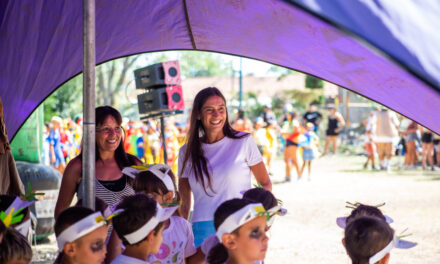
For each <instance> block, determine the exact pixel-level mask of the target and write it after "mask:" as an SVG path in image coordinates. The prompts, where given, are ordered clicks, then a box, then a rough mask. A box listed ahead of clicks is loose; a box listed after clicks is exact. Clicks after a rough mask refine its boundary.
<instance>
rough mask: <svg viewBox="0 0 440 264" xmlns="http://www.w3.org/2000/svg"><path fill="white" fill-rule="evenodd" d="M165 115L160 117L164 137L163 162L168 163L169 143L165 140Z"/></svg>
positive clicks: (161, 131) (161, 132)
mask: <svg viewBox="0 0 440 264" xmlns="http://www.w3.org/2000/svg"><path fill="white" fill-rule="evenodd" d="M164 123H165V122H164V120H163V116H161V117H160V134H161V137H162V148H163V163H164V164H168V155H167V143H166V142H165V124H164Z"/></svg>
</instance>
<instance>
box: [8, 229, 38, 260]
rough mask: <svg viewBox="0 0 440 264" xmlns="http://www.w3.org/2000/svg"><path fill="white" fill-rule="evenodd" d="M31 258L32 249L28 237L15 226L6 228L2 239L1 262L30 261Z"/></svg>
mask: <svg viewBox="0 0 440 264" xmlns="http://www.w3.org/2000/svg"><path fill="white" fill-rule="evenodd" d="M31 259H32V249H31V246H30V245H29V243H28V241H27V239H26V238H25V237H24V236H23V235H21V234H20V233H19V232H18V231H17V230H15V229H14V228H11V227H9V228H6V229H5V230H4V232H3V238H2V239H1V240H0V263H7V262H9V261H13V260H16V261H18V260H24V261H25V262H27V263H29V262H30V261H31Z"/></svg>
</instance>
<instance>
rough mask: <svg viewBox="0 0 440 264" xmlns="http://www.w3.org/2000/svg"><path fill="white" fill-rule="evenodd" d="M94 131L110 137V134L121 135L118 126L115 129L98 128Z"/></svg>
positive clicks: (120, 128) (120, 129)
mask: <svg viewBox="0 0 440 264" xmlns="http://www.w3.org/2000/svg"><path fill="white" fill-rule="evenodd" d="M96 131H98V132H102V133H104V134H106V135H110V134H112V133H115V134H121V133H122V127H120V126H118V127H115V128H111V127H104V128H98V129H96Z"/></svg>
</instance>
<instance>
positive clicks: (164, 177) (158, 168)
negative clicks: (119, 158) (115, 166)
mask: <svg viewBox="0 0 440 264" xmlns="http://www.w3.org/2000/svg"><path fill="white" fill-rule="evenodd" d="M170 170H171V168H170V167H169V166H168V165H166V164H155V165H141V166H132V167H125V168H124V169H123V170H122V173H124V174H125V175H127V176H129V177H131V178H133V179H135V178H136V176H137V175H138V174H139V173H140V172H142V171H151V172H152V173H153V174H154V175H155V176H156V177H157V178H159V179H160V180H161V181H162V182H163V184H165V187H167V189H168V191H172V192H173V198H174V197H175V195H176V190H175V189H174V183H173V180H171V177H170V175H168V172H169V171H170Z"/></svg>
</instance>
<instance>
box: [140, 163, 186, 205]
mask: <svg viewBox="0 0 440 264" xmlns="http://www.w3.org/2000/svg"><path fill="white" fill-rule="evenodd" d="M168 176H169V177H170V178H171V181H172V182H173V186H174V194H175V202H177V203H180V195H179V192H178V191H177V186H176V177H175V175H174V173H173V171H172V170H168ZM133 189H134V191H135V192H145V193H158V191H160V193H158V194H166V193H167V192H169V191H171V190H168V188H167V187H166V186H165V183H163V181H162V180H161V179H159V178H158V177H157V176H156V175H155V174H154V173H153V172H151V171H148V170H147V171H141V172H139V174H138V175H137V176H136V179H135V180H134V183H133Z"/></svg>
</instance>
